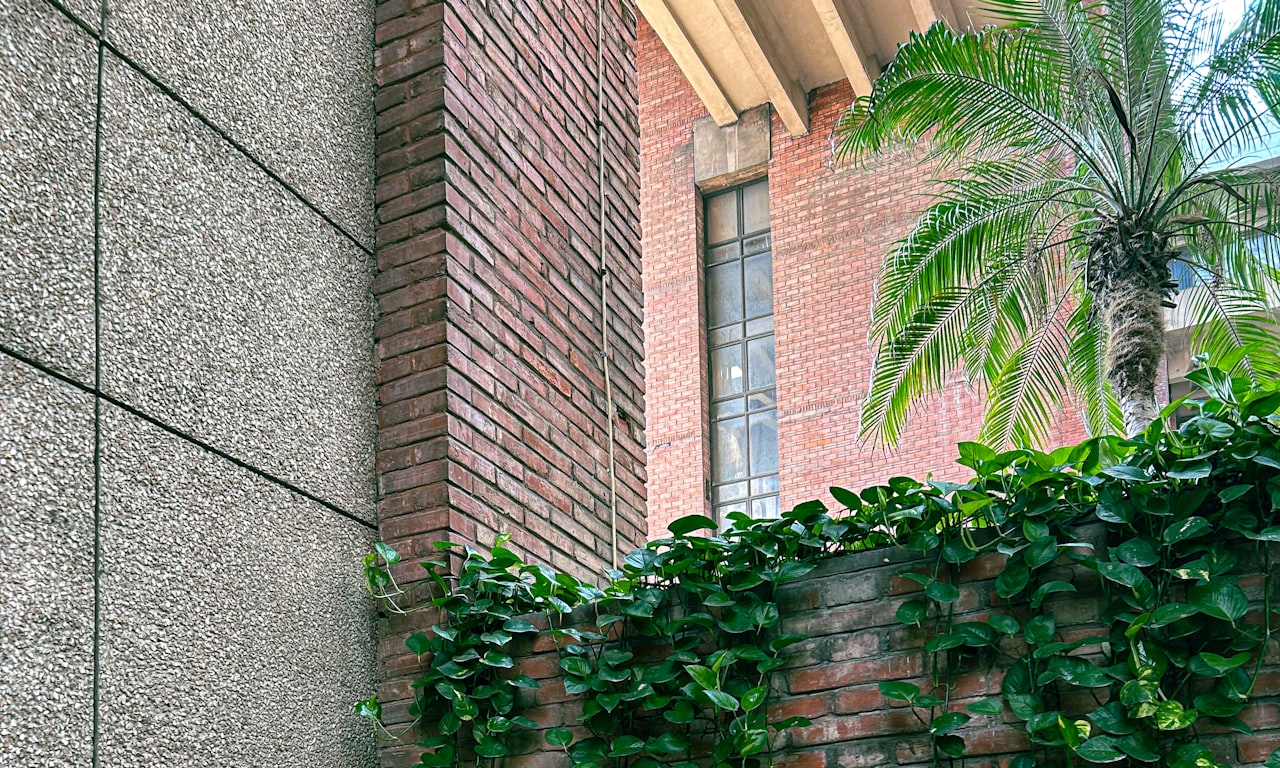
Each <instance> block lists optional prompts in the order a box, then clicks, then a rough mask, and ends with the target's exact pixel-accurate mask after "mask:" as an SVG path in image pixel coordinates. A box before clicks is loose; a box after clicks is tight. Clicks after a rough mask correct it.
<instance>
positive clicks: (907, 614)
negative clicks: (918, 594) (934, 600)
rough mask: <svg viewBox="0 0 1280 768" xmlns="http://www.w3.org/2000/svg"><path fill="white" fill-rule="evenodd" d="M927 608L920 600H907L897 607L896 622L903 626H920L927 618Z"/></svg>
mask: <svg viewBox="0 0 1280 768" xmlns="http://www.w3.org/2000/svg"><path fill="white" fill-rule="evenodd" d="M928 613H929V606H928V604H927V603H925V602H924V601H922V600H908V601H907V602H905V603H903V604H902V605H900V606H898V613H897V616H898V621H900V622H902V623H903V624H914V625H915V626H920V625H921V623H923V622H924V620H925V617H926V616H928Z"/></svg>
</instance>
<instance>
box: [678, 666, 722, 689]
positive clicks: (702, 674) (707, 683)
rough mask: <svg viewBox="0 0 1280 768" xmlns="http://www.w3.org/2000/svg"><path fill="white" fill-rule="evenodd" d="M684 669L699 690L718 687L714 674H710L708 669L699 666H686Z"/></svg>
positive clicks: (718, 683)
mask: <svg viewBox="0 0 1280 768" xmlns="http://www.w3.org/2000/svg"><path fill="white" fill-rule="evenodd" d="M684 669H685V671H686V672H688V673H689V676H690V677H692V678H693V681H694V682H695V683H697V684H698V687H700V688H703V689H711V688H718V687H719V686H720V681H719V679H718V678H717V676H716V673H715V672H712V671H711V669H710V668H708V667H704V666H702V665H701V664H686V665H685V668H684Z"/></svg>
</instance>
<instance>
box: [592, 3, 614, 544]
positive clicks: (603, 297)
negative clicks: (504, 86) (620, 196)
mask: <svg viewBox="0 0 1280 768" xmlns="http://www.w3.org/2000/svg"><path fill="white" fill-rule="evenodd" d="M604 136H605V126H604V0H596V174H597V175H596V194H597V200H598V201H599V210H598V214H599V218H598V220H599V222H600V367H601V368H602V369H603V371H604V402H605V422H606V426H607V429H608V440H609V537H610V540H609V549H610V555H611V560H612V563H613V567H614V568H615V569H616V568H617V567H618V461H617V448H616V446H615V439H614V430H613V413H614V406H613V381H612V378H611V371H610V368H611V367H612V354H611V352H610V349H609V264H608V261H607V259H606V247H605V243H606V242H607V241H606V240H605V238H606V237H607V235H606V233H605V196H604Z"/></svg>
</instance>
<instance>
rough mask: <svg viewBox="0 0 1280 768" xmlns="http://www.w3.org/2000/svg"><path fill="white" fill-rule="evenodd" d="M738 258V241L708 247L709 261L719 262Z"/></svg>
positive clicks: (711, 262)
mask: <svg viewBox="0 0 1280 768" xmlns="http://www.w3.org/2000/svg"><path fill="white" fill-rule="evenodd" d="M736 258H738V242H737V241H736V240H735V241H734V242H732V243H729V244H728V245H721V246H719V247H717V248H708V249H707V263H708V264H719V263H720V262H722V261H733V260H734V259H736Z"/></svg>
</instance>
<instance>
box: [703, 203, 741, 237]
mask: <svg viewBox="0 0 1280 768" xmlns="http://www.w3.org/2000/svg"><path fill="white" fill-rule="evenodd" d="M705 213H706V216H707V242H708V243H720V242H724V241H725V240H732V239H734V238H736V237H737V236H738V195H737V193H736V192H728V193H726V194H723V195H716V196H715V197H708V198H707V204H706V211H705Z"/></svg>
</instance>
